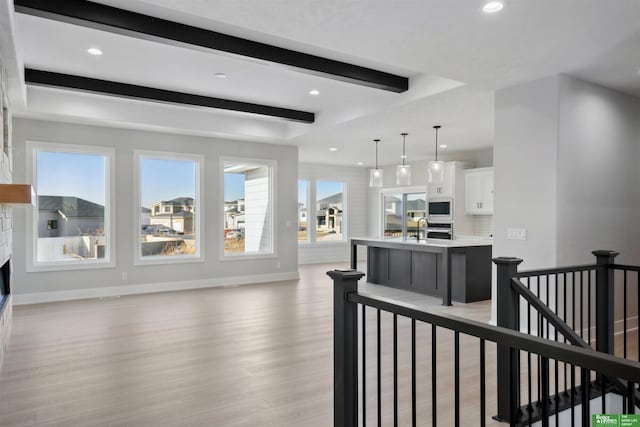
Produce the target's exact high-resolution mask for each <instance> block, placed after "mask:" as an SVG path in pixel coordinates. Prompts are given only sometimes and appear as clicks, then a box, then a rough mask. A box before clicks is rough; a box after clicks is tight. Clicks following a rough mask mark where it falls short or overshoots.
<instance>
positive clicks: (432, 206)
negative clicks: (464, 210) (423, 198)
mask: <svg viewBox="0 0 640 427" xmlns="http://www.w3.org/2000/svg"><path fill="white" fill-rule="evenodd" d="M427 219H428V220H429V221H430V222H435V221H439V222H442V221H453V200H452V199H429V201H428V203H427Z"/></svg>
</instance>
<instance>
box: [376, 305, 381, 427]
mask: <svg viewBox="0 0 640 427" xmlns="http://www.w3.org/2000/svg"><path fill="white" fill-rule="evenodd" d="M376 320H377V323H378V330H377V333H378V341H377V343H376V344H377V347H378V348H377V350H378V357H377V360H376V362H377V363H378V366H377V375H378V384H377V386H378V427H382V360H381V359H380V355H381V353H382V352H381V348H382V345H381V343H380V336H381V333H380V309H378V317H377V319H376Z"/></svg>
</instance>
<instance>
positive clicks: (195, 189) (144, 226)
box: [136, 152, 202, 262]
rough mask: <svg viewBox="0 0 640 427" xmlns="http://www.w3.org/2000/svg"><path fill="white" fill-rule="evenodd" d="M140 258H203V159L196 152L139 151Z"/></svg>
mask: <svg viewBox="0 0 640 427" xmlns="http://www.w3.org/2000/svg"><path fill="white" fill-rule="evenodd" d="M136 159H137V171H138V173H137V175H138V201H137V204H136V205H137V206H138V209H139V214H138V227H137V230H138V231H137V233H138V236H139V237H138V243H137V246H138V257H137V260H138V261H140V262H148V261H156V262H167V261H169V262H172V261H178V260H181V261H182V260H184V261H190V260H193V259H194V258H196V259H199V258H200V234H201V233H200V219H201V216H202V213H201V211H200V207H199V201H200V167H201V159H200V157H199V156H196V155H189V154H178V153H162V152H136Z"/></svg>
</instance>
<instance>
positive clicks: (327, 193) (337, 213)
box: [315, 181, 345, 242]
mask: <svg viewBox="0 0 640 427" xmlns="http://www.w3.org/2000/svg"><path fill="white" fill-rule="evenodd" d="M343 192H344V184H343V183H342V182H335V181H316V212H315V215H316V235H315V240H316V241H318V242H321V241H330V240H343V239H344V232H343V231H344V230H343V225H344V224H345V223H344V222H343V218H344V207H343Z"/></svg>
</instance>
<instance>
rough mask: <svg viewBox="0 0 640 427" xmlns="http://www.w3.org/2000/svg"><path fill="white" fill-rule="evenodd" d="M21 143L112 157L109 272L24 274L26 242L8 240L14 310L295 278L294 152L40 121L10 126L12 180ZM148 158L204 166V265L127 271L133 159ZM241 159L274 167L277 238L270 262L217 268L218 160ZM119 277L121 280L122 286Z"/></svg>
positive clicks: (21, 167) (21, 220) (18, 176)
mask: <svg viewBox="0 0 640 427" xmlns="http://www.w3.org/2000/svg"><path fill="white" fill-rule="evenodd" d="M28 140H33V141H42V142H55V143H69V144H81V145H95V146H105V147H114V148H115V149H116V236H115V244H116V253H115V257H116V267H115V268H103V269H96V270H76V271H60V272H36V273H26V272H25V253H26V247H25V241H24V239H23V238H20V239H15V240H14V243H15V245H14V258H15V263H14V266H15V275H14V280H15V287H14V289H15V299H16V300H17V302H29V301H42V300H57V299H70V298H80V297H92V296H102V295H112V294H116V295H118V294H128V293H137V292H148V291H161V290H171V289H181V288H189V287H204V286H215V285H224V284H236V283H247V282H253V281H255V282H259V281H269V280H281V279H287V278H296V277H297V276H298V273H297V271H298V259H297V246H298V245H297V240H296V220H297V218H296V216H297V208H296V206H297V204H296V203H297V191H296V190H297V187H296V180H297V177H298V167H297V165H298V151H297V148H296V147H292V146H282V145H269V144H260V143H250V142H238V141H226V140H221V139H215V138H204V137H195V136H184V135H171V134H163V133H153V132H146V131H133V130H125V129H115V128H106V127H97V126H86V125H77V124H68V123H55V122H47V121H39V120H28V119H17V120H15V121H14V155H15V163H14V165H15V176H14V179H15V180H16V181H18V182H27V181H30V180H31V178H30V177H27V176H25V168H26V165H25V158H26V157H25V142H26V141H28ZM134 150H155V151H167V152H181V153H194V154H201V155H203V156H204V158H205V164H204V165H203V167H204V182H203V183H202V185H203V191H204V194H205V200H204V203H203V205H201V206H203V208H204V216H203V234H202V239H203V249H204V257H205V261H204V262H195V263H185V264H167V265H158V264H156V265H149V266H134V263H133V260H134V247H133V239H132V238H131V236H132V233H135V232H136V229H135V225H134V220H135V219H136V218H134V215H132V212H135V211H136V209H134V207H133V206H134V202H135V200H134V195H133V194H132V187H133V186H132V185H131V183H132V182H133V161H134V157H133V151H134ZM223 156H224V157H247V158H251V159H265V160H274V161H276V162H277V175H276V177H275V193H276V194H277V200H276V212H278V216H277V218H276V219H275V221H276V229H277V230H278V235H277V240H276V241H277V243H276V248H275V249H276V252H277V256H276V257H271V258H264V259H250V260H233V261H221V260H220V253H219V251H220V248H221V246H222V245H221V244H220V240H221V239H222V223H223V221H222V215H223V207H222V206H219V202H218V201H219V196H218V194H217V192H218V189H219V188H220V179H221V176H220V175H221V174H220V162H219V159H220V157H223ZM27 215H31V212H27V211H26V210H25V211H23V212H20V213H19V214H17V215H16V216H15V218H14V226H15V228H14V230H15V233H16V235H18V236H25V235H26V229H25V227H26V224H27ZM123 273H127V274H126V276H127V278H126V280H123Z"/></svg>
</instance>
